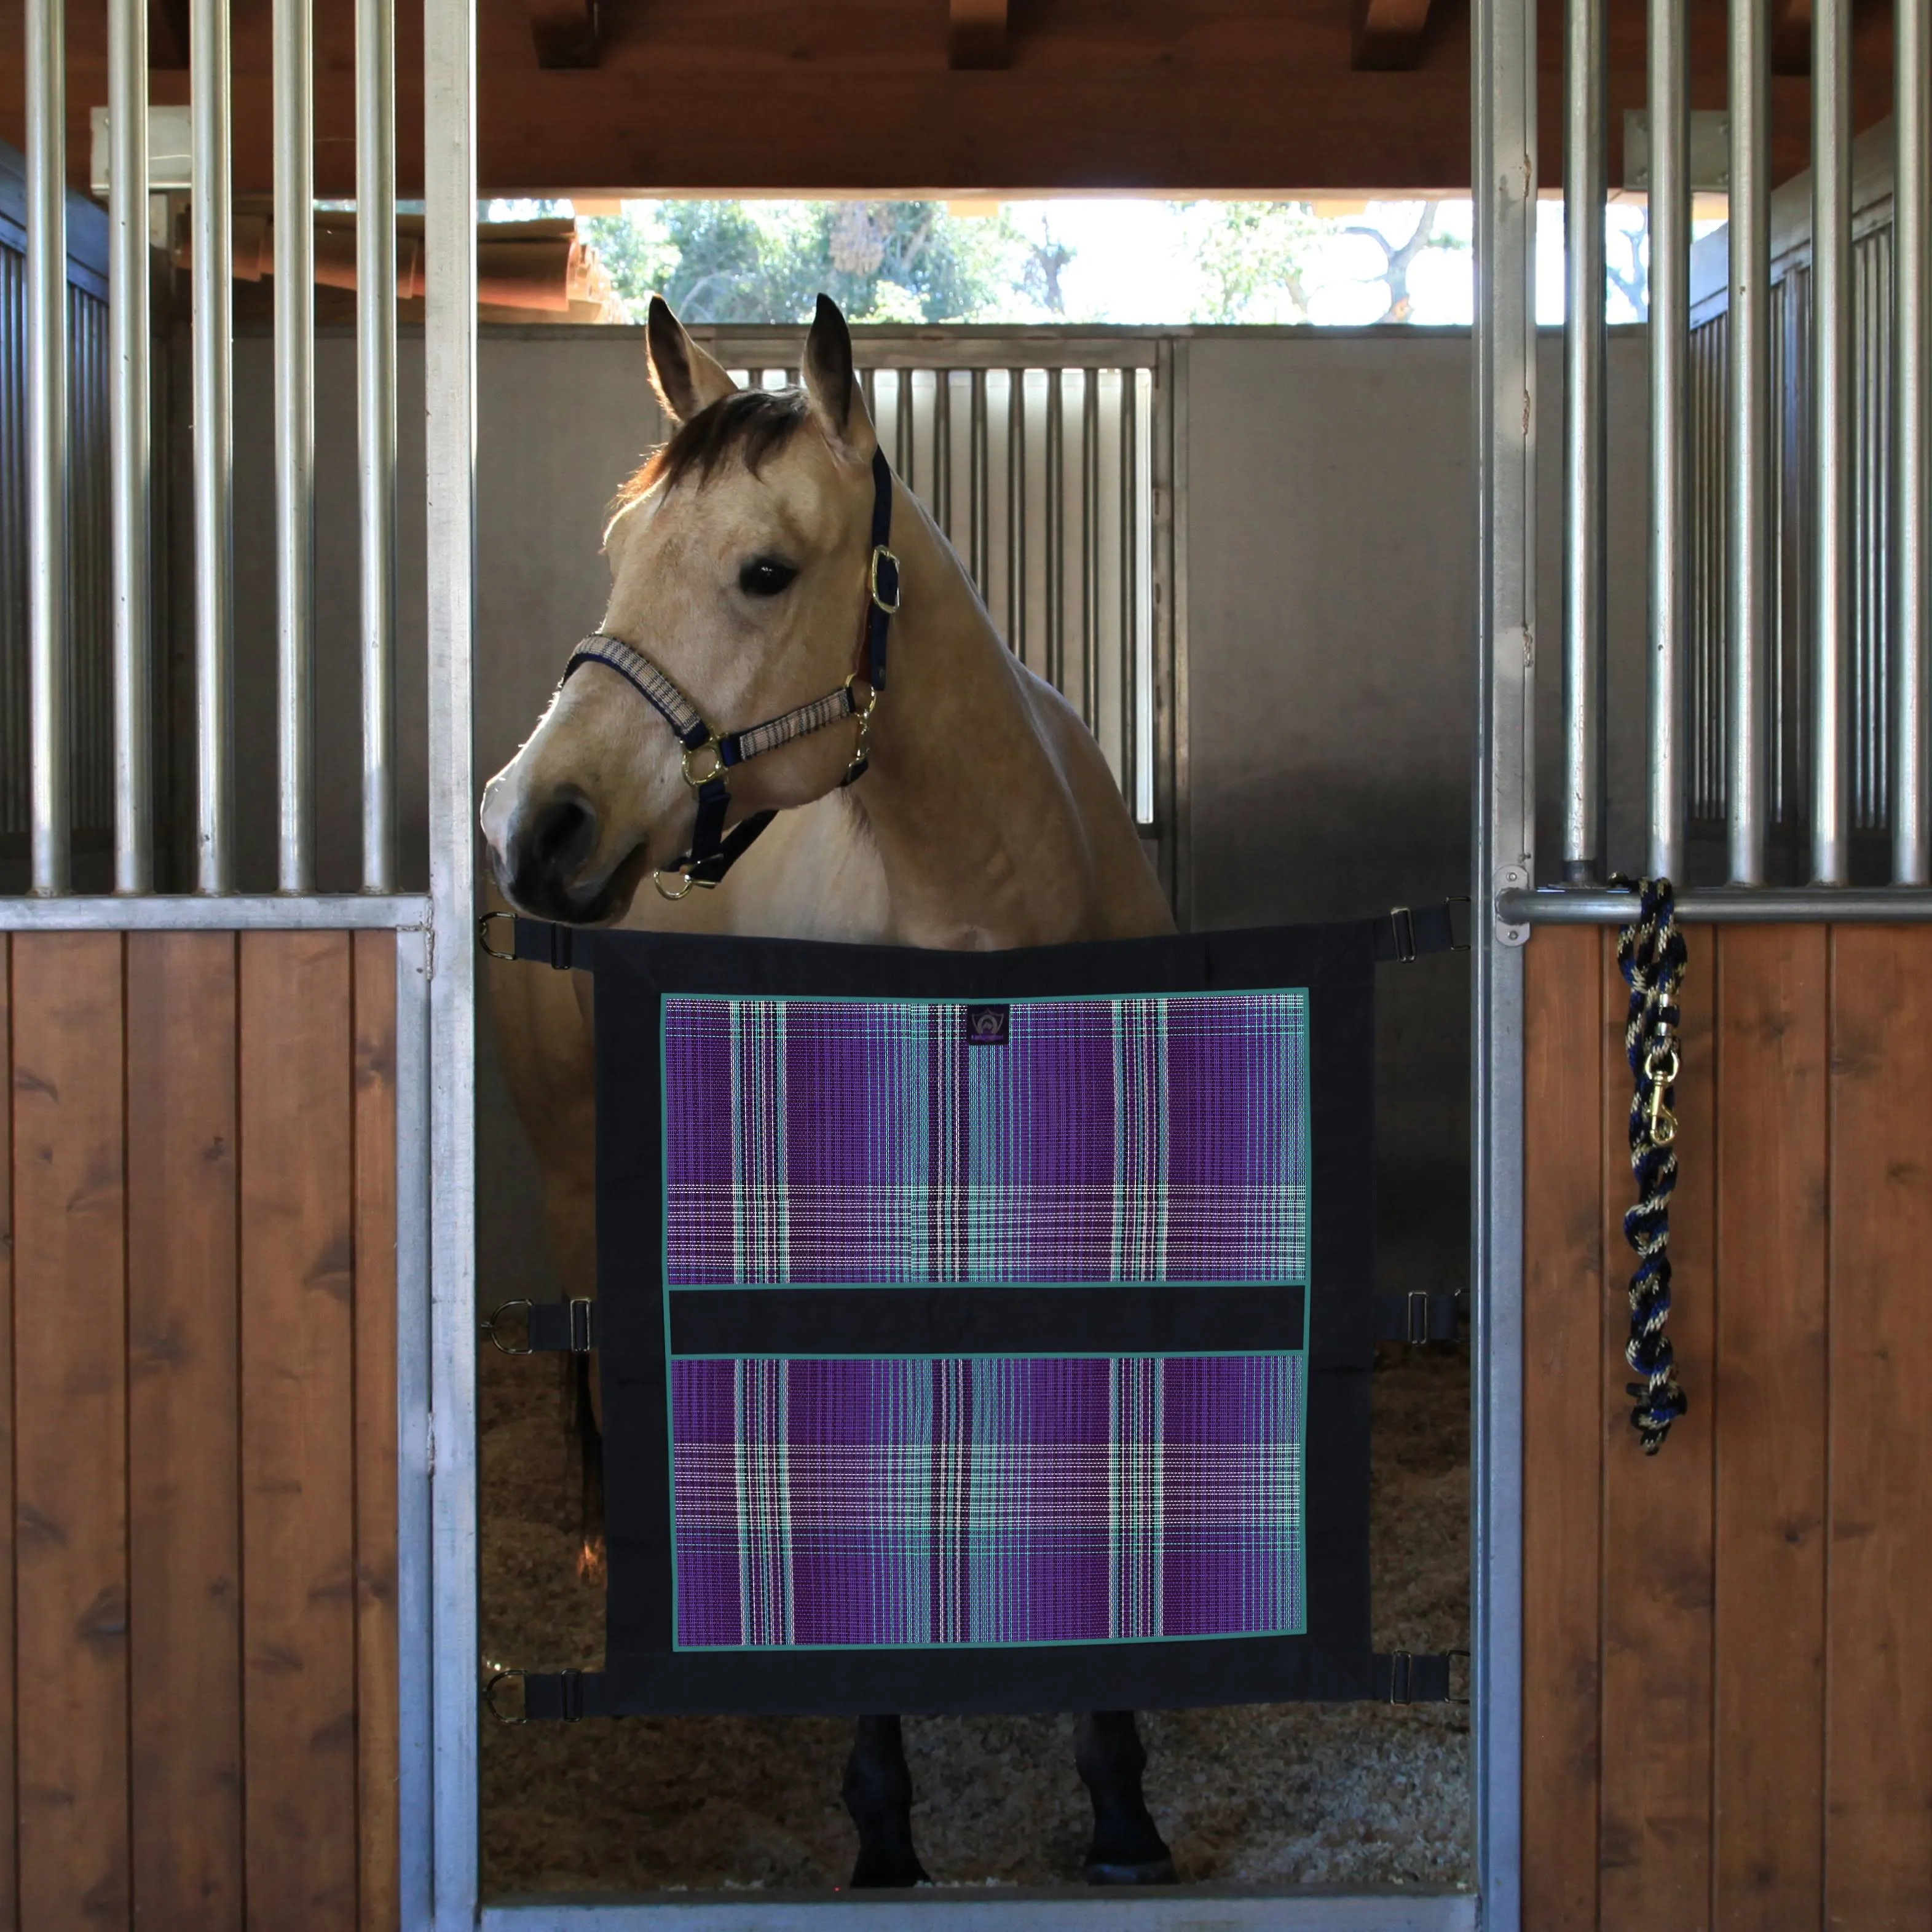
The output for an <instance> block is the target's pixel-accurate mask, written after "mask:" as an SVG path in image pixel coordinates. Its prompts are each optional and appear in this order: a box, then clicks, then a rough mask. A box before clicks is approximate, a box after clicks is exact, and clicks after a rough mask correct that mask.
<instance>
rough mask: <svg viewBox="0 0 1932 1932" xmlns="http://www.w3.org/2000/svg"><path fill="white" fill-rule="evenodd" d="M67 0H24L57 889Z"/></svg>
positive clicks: (35, 407) (51, 881)
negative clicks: (65, 1) (65, 3)
mask: <svg viewBox="0 0 1932 1932" xmlns="http://www.w3.org/2000/svg"><path fill="white" fill-rule="evenodd" d="M26 28H27V31H26V43H27V46H26V52H27V607H28V619H27V621H28V646H27V650H28V688H29V690H30V691H31V707H32V723H31V748H32V749H31V766H32V770H31V790H32V799H33V824H32V882H33V889H34V891H35V892H40V893H43V894H48V895H52V894H55V893H59V892H65V891H67V890H68V887H69V885H70V883H71V879H72V872H71V859H70V839H69V836H68V835H69V832H70V829H71V811H72V805H71V793H70V778H71V774H70V772H69V769H68V685H69V681H70V679H71V677H72V676H73V668H72V652H71V640H70V638H69V636H68V619H69V613H68V527H67V523H68V416H67V391H68V380H67V356H68V347H67V321H68V317H67V31H66V20H65V5H64V0H27V20H26Z"/></svg>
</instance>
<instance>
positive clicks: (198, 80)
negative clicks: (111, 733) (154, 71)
mask: <svg viewBox="0 0 1932 1932" xmlns="http://www.w3.org/2000/svg"><path fill="white" fill-rule="evenodd" d="M190 5H191V9H192V10H191V11H190V14H189V17H188V37H189V60H188V65H189V68H190V80H189V86H190V92H191V94H192V96H193V102H192V110H191V111H192V114H193V120H192V123H191V127H190V144H191V148H192V158H191V163H190V169H189V176H190V180H191V181H193V184H194V185H193V198H192V204H191V209H190V214H191V219H192V224H193V225H192V229H191V238H192V246H193V257H194V260H193V284H194V302H193V306H194V339H193V365H194V380H193V390H194V667H195V693H194V696H195V706H194V709H195V717H194V724H195V887H196V890H197V891H199V892H231V891H233V889H234V885H235V876H234V853H233V849H232V848H233V826H232V820H233V816H234V794H235V766H234V744H233V739H234V728H233V727H234V712H235V693H234V681H233V663H232V652H233V643H232V637H231V631H232V628H233V614H234V613H233V606H234V594H235V555H234V553H235V526H234V525H235V519H234V484H235V479H234V469H235V448H234V425H233V408H234V343H233V310H232V305H231V294H232V289H233V266H234V263H233V255H234V237H233V232H232V229H233V223H232V219H231V210H230V206H229V185H230V184H229V124H228V113H229V101H228V65H229V47H228V0H190Z"/></svg>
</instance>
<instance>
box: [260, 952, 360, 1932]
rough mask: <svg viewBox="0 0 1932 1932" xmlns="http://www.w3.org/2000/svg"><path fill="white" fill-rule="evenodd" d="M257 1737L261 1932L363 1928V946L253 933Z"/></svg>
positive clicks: (346, 1930) (316, 1931) (345, 1930)
mask: <svg viewBox="0 0 1932 1932" xmlns="http://www.w3.org/2000/svg"><path fill="white" fill-rule="evenodd" d="M241 962H242V965H241V988H242V997H241V1013H242V1025H241V1118H242V1150H243V1152H242V1184H241V1259H242V1348H241V1359H242V1466H243V1484H242V1578H243V1583H242V1588H243V1599H242V1602H243V1622H242V1634H243V1646H244V1654H245V1663H246V1672H245V1691H244V1697H245V1716H244V1727H243V1742H244V1750H245V1767H246V1768H245V1801H244V1802H245V1814H244V1815H245V1820H246V1870H247V1885H248V1923H249V1924H250V1925H251V1927H260V1928H262V1932H269V1928H281V1927H287V1926H298V1925H299V1926H301V1927H305V1928H312V1929H313V1932H322V1928H326V1927H341V1928H344V1932H349V1928H351V1927H353V1926H354V1924H355V1922H356V1843H357V1820H356V1769H357V1767H356V1623H355V1618H356V1577H355V1571H356V1547H355V1523H354V1497H355V1487H354V1485H355V1456H354V1445H353V1415H354V1408H353V1402H354V1353H353V1284H354V1269H355V1246H354V1228H353V1208H354V1172H353V1168H354V1149H353V1092H352V1086H353V1079H352V1076H353V1068H352V1061H351V1048H350V1025H351V1023H350V940H349V935H347V934H346V933H333V932H317V933H308V932H259V933H249V934H246V935H243V937H242V941H241Z"/></svg>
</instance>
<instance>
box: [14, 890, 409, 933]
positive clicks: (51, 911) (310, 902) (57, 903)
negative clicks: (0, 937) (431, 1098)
mask: <svg viewBox="0 0 1932 1932" xmlns="http://www.w3.org/2000/svg"><path fill="white" fill-rule="evenodd" d="M428 923H429V901H428V900H427V899H426V898H423V897H422V895H421V894H419V893H401V894H391V895H387V896H386V897H383V898H374V897H372V896H371V895H368V894H366V893H361V892H359V893H356V894H355V895H353V896H348V895H341V894H337V893H328V892H311V893H309V894H308V895H306V896H305V897H302V898H297V897H295V896H294V895H287V894H281V893H266V892H257V893H246V894H244V893H240V892H230V893H228V894H226V895H225V896H223V897H222V898H209V897H208V896H207V895H205V894H202V893H199V892H148V893H145V894H142V895H141V896H139V897H138V898H136V897H134V896H133V895H128V894H123V893H115V894H112V895H110V894H106V893H93V892H90V893H87V894H86V895H81V894H78V893H69V894H68V895H66V896H65V898H5V897H0V932H352V931H354V932H384V931H393V932H410V931H413V930H416V929H422V928H424V927H426V926H428Z"/></svg>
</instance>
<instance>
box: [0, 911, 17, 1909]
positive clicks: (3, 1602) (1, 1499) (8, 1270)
mask: <svg viewBox="0 0 1932 1932" xmlns="http://www.w3.org/2000/svg"><path fill="white" fill-rule="evenodd" d="M12 995H13V945H12V941H11V940H10V937H9V936H8V935H7V934H5V933H0V1067H5V1069H6V1070H7V1103H6V1105H5V1106H4V1107H0V1521H4V1522H5V1523H7V1525H8V1526H9V1530H10V1533H9V1534H8V1535H7V1537H6V1538H5V1539H4V1546H0V1932H16V1928H17V1927H18V1925H19V1924H20V1918H19V1915H18V1914H17V1912H16V1911H15V1909H14V1905H15V1901H16V1898H17V1891H16V1885H15V1879H16V1873H15V1861H14V1848H15V1835H14V1831H13V1820H14V1799H13V1750H14V1743H15V1738H16V1730H15V1726H14V1722H13V1715H14V1714H13V1569H14V1553H15V1550H16V1548H17V1544H18V1529H17V1519H16V1517H15V1516H14V1514H13V1019H12V1012H13V1002H12Z"/></svg>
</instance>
